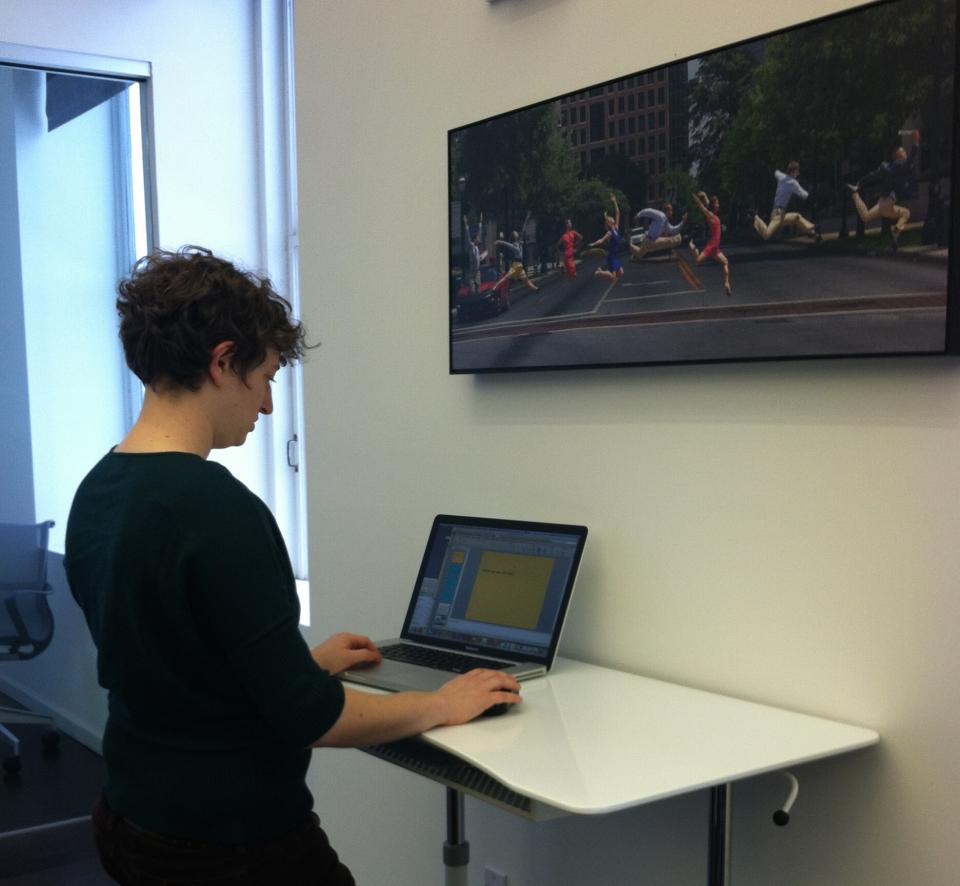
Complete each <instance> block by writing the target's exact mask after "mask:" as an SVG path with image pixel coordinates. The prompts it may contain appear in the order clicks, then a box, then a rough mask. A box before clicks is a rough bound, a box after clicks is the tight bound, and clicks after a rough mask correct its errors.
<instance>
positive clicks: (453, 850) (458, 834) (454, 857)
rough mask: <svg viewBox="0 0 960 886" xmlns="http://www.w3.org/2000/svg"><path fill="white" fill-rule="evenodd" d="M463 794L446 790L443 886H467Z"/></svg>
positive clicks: (466, 850)
mask: <svg viewBox="0 0 960 886" xmlns="http://www.w3.org/2000/svg"><path fill="white" fill-rule="evenodd" d="M463 818H464V814H463V794H461V793H460V792H459V791H457V790H454V789H453V788H447V839H446V842H445V843H444V844H443V867H444V884H445V886H467V871H468V867H467V865H468V863H469V861H470V844H469V843H468V842H467V840H466V838H465V835H464V826H463Z"/></svg>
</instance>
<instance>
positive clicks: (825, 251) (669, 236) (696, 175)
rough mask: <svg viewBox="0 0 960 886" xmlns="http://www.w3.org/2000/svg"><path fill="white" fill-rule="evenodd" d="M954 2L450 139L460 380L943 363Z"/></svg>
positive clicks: (879, 15) (813, 26) (857, 20)
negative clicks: (645, 367)
mask: <svg viewBox="0 0 960 886" xmlns="http://www.w3.org/2000/svg"><path fill="white" fill-rule="evenodd" d="M956 7H957V0H890V2H883V3H879V4H875V5H872V6H868V7H861V8H859V9H856V10H854V11H852V12H849V13H844V14H841V15H837V16H832V17H830V18H827V19H823V20H819V21H816V22H812V23H808V24H805V25H801V26H798V27H796V28H792V29H789V30H787V31H784V32H781V33H777V34H773V35H769V36H766V37H762V38H758V39H756V40H753V41H751V42H747V43H742V44H738V45H737V46H734V47H729V48H725V49H721V50H717V51H715V52H712V53H709V54H706V55H704V56H701V57H698V58H694V59H688V60H685V61H682V62H678V63H675V64H671V65H668V66H665V67H662V68H657V69H653V70H647V71H643V72H642V73H639V74H634V75H631V76H628V77H624V78H622V79H620V80H617V81H613V82H610V83H606V84H603V85H601V86H593V87H587V88H584V90H583V91H581V92H576V93H571V94H569V95H566V96H563V97H561V98H558V99H554V100H551V101H547V102H543V103H541V104H538V105H534V106H531V107H528V108H524V109H521V110H517V111H512V112H510V113H506V114H503V115H501V116H499V117H494V118H491V119H489V120H484V121H481V122H479V123H474V124H471V125H469V126H465V127H462V128H460V129H455V130H452V131H451V132H450V133H449V179H450V180H449V205H450V231H449V237H450V243H449V250H450V269H449V270H450V281H449V311H450V317H451V322H450V337H451V341H450V367H451V371H453V372H484V371H500V370H508V369H536V368H540V369H547V368H565V367H571V366H603V365H624V364H640V363H672V362H686V361H723V360H744V359H783V358H800V357H826V356H851V355H878V354H929V353H943V352H944V351H945V349H946V346H947V317H948V302H949V308H950V310H951V311H952V310H953V305H954V302H955V300H956V297H957V293H950V295H949V298H948V271H949V268H950V264H951V261H953V262H955V261H956V259H957V256H956V255H954V256H953V258H952V259H951V256H950V248H949V244H950V229H951V215H952V212H953V210H952V208H951V206H952V203H951V197H952V172H953V164H954V154H955V144H954V126H955V124H956V104H955V102H956V97H955V93H954V81H955V70H956V57H957V47H956Z"/></svg>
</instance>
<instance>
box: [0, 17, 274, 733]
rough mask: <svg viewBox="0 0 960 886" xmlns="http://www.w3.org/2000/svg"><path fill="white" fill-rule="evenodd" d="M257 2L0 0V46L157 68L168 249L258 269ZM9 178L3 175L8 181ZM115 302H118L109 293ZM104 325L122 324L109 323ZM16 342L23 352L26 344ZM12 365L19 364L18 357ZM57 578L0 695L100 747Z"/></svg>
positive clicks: (77, 626)
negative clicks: (33, 650)
mask: <svg viewBox="0 0 960 886" xmlns="http://www.w3.org/2000/svg"><path fill="white" fill-rule="evenodd" d="M255 5H256V4H255V3H254V2H252V0H220V2H216V3H213V2H210V3H195V2H192V0H70V2H64V0H0V42H2V43H15V44H24V45H27V46H35V47H41V48H44V49H53V50H63V51H67V52H83V53H91V54H96V55H101V56H109V57H113V58H131V59H137V60H141V61H147V62H150V63H151V64H152V66H153V67H152V73H153V79H152V86H153V102H154V105H153V109H154V114H153V116H154V125H155V141H156V145H155V155H156V174H157V192H158V195H159V198H158V203H159V205H158V222H159V237H160V244H159V245H161V246H163V247H166V248H176V247H179V246H180V245H182V244H184V243H197V244H200V245H204V246H208V247H209V248H211V249H213V250H214V251H215V252H218V253H219V254H222V255H224V256H227V257H230V258H235V259H237V260H239V261H240V262H241V263H243V264H244V265H246V266H250V267H254V268H257V267H264V266H265V262H264V261H263V248H262V237H261V226H260V217H261V214H262V210H263V193H264V189H263V187H262V177H261V176H260V174H259V171H258V168H257V157H258V150H259V147H258V145H259V123H258V118H257V78H256V53H255V34H256V30H257V27H256V26H257V22H256V16H255ZM55 134H56V133H54V135H55ZM0 150H3V146H2V145H0ZM0 156H3V155H2V154H0ZM269 174H270V173H269V171H268V173H267V176H268V177H269ZM7 175H8V173H7V172H6V171H4V172H0V182H5V181H6V177H7ZM0 186H4V187H5V185H0ZM68 221H72V223H74V224H76V223H77V220H76V219H72V220H68ZM64 236H69V235H64ZM3 254H6V253H5V252H4V253H3ZM6 270H7V269H6V268H4V270H3V271H0V274H3V275H4V276H3V277H2V278H0V279H2V280H3V282H4V291H3V296H2V300H0V304H2V305H3V306H4V311H5V312H6V311H7V309H8V307H7V299H8V294H9V293H10V290H9V289H8V287H7V285H6V281H7V276H6ZM25 273H26V271H25ZM109 285H110V288H111V290H112V286H113V284H112V283H110V284H109ZM71 294H72V295H74V296H75V293H63V294H62V295H61V298H62V300H63V302H64V303H68V302H69V298H70V296H71ZM106 295H107V302H106V303H107V304H108V305H109V303H110V298H109V296H110V292H107V293H106ZM30 307H31V306H28V314H29V310H30ZM33 307H35V306H33ZM106 319H108V320H109V322H111V323H115V322H116V319H115V317H113V316H112V315H111V316H110V317H108V318H106ZM13 320H14V321H16V320H17V318H16V316H13ZM19 322H20V324H21V327H22V323H23V321H22V320H20V321H19ZM4 334H6V333H4ZM20 335H21V336H22V335H23V331H22V328H21V332H20ZM11 340H12V341H13V339H11ZM2 341H3V342H6V338H3V339H2ZM19 346H20V347H21V348H23V342H22V340H21V341H20V345H19ZM63 347H67V344H66V343H64V344H63ZM49 350H50V362H49V364H48V367H47V368H48V369H49V371H50V372H52V373H54V374H55V373H57V372H60V373H62V372H65V371H68V370H69V366H68V365H66V364H64V363H62V362H60V361H59V359H58V354H59V348H58V347H56V346H54V345H51V346H50V348H49ZM74 356H75V357H76V352H74ZM10 357H11V360H15V353H14V352H11V354H10ZM7 359H8V358H7V353H6V351H5V352H4V354H3V361H4V362H3V366H2V369H0V381H2V383H3V389H4V392H5V397H9V398H10V401H11V402H12V404H13V405H14V406H15V407H16V408H17V409H20V411H21V412H22V408H21V406H18V404H21V403H22V401H21V397H22V396H23V395H24V394H25V385H26V378H25V374H24V373H23V371H22V366H21V365H20V364H19V362H12V363H10V364H8V363H7ZM21 359H22V358H21ZM85 371H86V370H85ZM88 377H89V376H88ZM96 388H97V386H96V385H91V389H90V390H89V392H88V395H89V397H90V398H91V401H94V400H95V399H96V398H100V397H102V396H103V394H102V392H101V391H99V390H97V389H96ZM118 396H119V393H118ZM78 405H80V406H82V403H81V404H78ZM64 425H69V426H68V427H64V428H63V429H62V430H63V432H64V433H68V434H72V435H73V436H74V438H78V437H81V436H83V435H84V433H85V427H84V423H83V420H82V417H81V418H77V417H76V416H73V417H72V418H71V420H70V421H69V422H66V421H65V422H64ZM21 428H22V424H21ZM96 430H97V432H98V433H99V432H102V431H103V428H100V427H98V428H97V429H96ZM114 436H116V435H115V434H114ZM8 438H10V439H11V440H12V441H13V443H14V444H15V446H13V448H11V449H10V450H6V449H5V451H4V456H3V465H2V472H0V474H2V475H3V476H4V477H6V476H7V475H8V471H13V470H17V471H19V472H20V473H19V476H25V475H27V474H26V472H24V471H23V469H22V467H18V465H21V464H22V463H23V462H24V458H26V464H27V465H29V464H30V455H29V447H30V438H29V432H27V433H26V434H23V433H21V434H19V435H16V439H15V440H14V439H13V436H12V435H11V433H10V432H9V429H8V430H7V431H5V432H4V436H3V439H4V441H6V440H7V439H8ZM110 442H111V443H112V442H116V440H115V439H113V440H110ZM106 445H109V444H106ZM106 445H105V446H103V447H102V449H100V450H98V455H97V457H99V454H101V452H102V451H104V450H105V448H106ZM24 447H26V448H27V449H26V456H24V451H23V450H24ZM254 448H255V447H245V449H247V450H249V451H246V452H243V454H242V455H241V454H238V455H237V456H236V457H235V459H234V461H233V464H242V465H243V466H244V469H245V470H247V471H250V472H253V471H254V470H255V465H256V464H257V461H256V459H255V457H254V453H253V449H254ZM93 460H94V459H92V458H91V460H90V466H92V464H93ZM27 476H28V475H27ZM5 483H6V480H5V481H4V485H5ZM3 488H4V486H3V485H0V490H2V489H3ZM17 488H18V489H19V488H20V484H18V485H17ZM30 507H31V509H32V491H31V494H30ZM30 518H32V513H31V514H30ZM41 518H42V515H41ZM17 519H20V518H19V517H17ZM50 578H51V582H53V583H55V584H56V586H57V590H58V593H56V594H54V595H53V597H52V598H51V604H52V606H53V607H54V609H55V617H56V620H57V629H56V635H55V637H54V641H53V645H52V646H51V648H50V649H49V650H48V651H47V652H46V653H45V654H44V655H42V656H40V657H38V658H37V659H35V660H33V661H29V662H18V663H16V664H10V663H7V664H5V665H4V666H3V668H2V670H0V688H2V689H3V690H4V691H7V692H10V693H11V694H14V695H16V696H18V697H20V698H22V699H24V700H27V701H29V702H30V703H31V704H34V705H35V706H37V707H41V708H45V709H48V710H50V711H52V712H53V713H55V714H58V715H60V717H61V718H62V720H63V722H64V723H65V724H66V725H67V726H68V728H69V729H70V731H73V732H74V733H75V734H76V735H78V737H81V738H83V739H84V740H87V741H90V742H92V743H95V742H96V741H97V739H98V737H99V735H100V733H101V732H102V727H103V723H104V722H105V705H104V702H103V693H102V691H101V690H100V689H99V687H98V686H97V685H96V674H95V669H94V650H93V646H92V643H91V641H90V638H89V634H88V632H87V630H86V626H85V625H84V624H83V620H82V616H81V615H80V613H79V611H78V610H77V608H76V606H75V605H74V603H73V601H72V600H71V599H70V598H69V593H68V591H67V588H66V584H65V582H64V581H63V577H62V568H61V566H60V558H59V557H56V558H54V563H53V568H52V570H51V576H50ZM64 675H69V677H65V676H64Z"/></svg>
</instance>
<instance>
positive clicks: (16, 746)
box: [0, 707, 60, 775]
mask: <svg viewBox="0 0 960 886" xmlns="http://www.w3.org/2000/svg"><path fill="white" fill-rule="evenodd" d="M5 723H9V724H14V723H20V724H28V725H34V726H46V727H48V728H47V729H45V730H44V731H43V735H42V736H41V737H40V741H41V742H42V743H43V750H44V753H56V751H57V750H58V749H59V747H60V733H59V732H58V731H57V729H56V725H55V723H54V720H53V717H48V716H46V715H45V714H35V713H34V712H33V711H28V710H25V709H23V708H5V707H0V742H2V743H5V744H7V745H9V746H10V753H9V754H5V755H4V757H3V761H2V763H3V770H4V772H5V773H6V774H7V775H16V774H17V773H19V772H20V769H21V763H20V739H19V738H17V736H16V735H14V734H13V733H12V732H11V731H10V730H9V729H7V727H6V726H5V725H4V724H5Z"/></svg>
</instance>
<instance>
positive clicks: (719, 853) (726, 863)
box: [707, 784, 733, 886]
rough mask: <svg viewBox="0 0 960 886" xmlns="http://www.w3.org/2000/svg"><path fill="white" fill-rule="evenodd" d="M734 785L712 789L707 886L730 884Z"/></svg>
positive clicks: (724, 785) (727, 885) (726, 885)
mask: <svg viewBox="0 0 960 886" xmlns="http://www.w3.org/2000/svg"><path fill="white" fill-rule="evenodd" d="M732 794H733V785H731V784H721V785H717V786H716V787H712V788H710V842H709V848H708V856H707V886H729V883H730V824H731V823H730V805H731V799H732Z"/></svg>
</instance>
